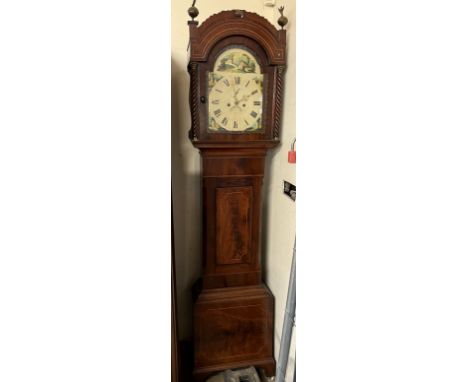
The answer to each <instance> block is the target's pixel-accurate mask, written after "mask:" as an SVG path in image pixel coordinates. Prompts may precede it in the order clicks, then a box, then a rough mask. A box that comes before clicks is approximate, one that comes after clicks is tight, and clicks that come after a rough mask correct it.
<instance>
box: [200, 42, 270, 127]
mask: <svg viewBox="0 0 468 382" xmlns="http://www.w3.org/2000/svg"><path fill="white" fill-rule="evenodd" d="M214 69H215V70H214V71H213V72H209V73H208V114H209V117H208V118H209V126H208V129H209V131H217V132H222V131H228V132H252V131H257V130H260V129H261V126H262V109H263V74H262V73H261V72H260V66H259V65H258V63H257V61H256V59H255V58H254V57H253V55H252V54H251V53H250V52H248V51H246V50H244V49H241V48H232V49H228V50H226V51H224V52H223V53H222V54H221V55H220V57H219V58H218V59H217V60H216V63H215V66H214Z"/></svg>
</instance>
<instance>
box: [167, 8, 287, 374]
mask: <svg viewBox="0 0 468 382" xmlns="http://www.w3.org/2000/svg"><path fill="white" fill-rule="evenodd" d="M189 3H190V2H189V1H172V15H171V21H172V26H171V30H172V33H171V39H172V41H171V42H172V50H171V63H172V96H171V97H172V146H171V147H172V154H171V161H172V185H173V199H174V223H175V233H174V234H175V251H176V270H177V292H178V309H179V317H180V318H179V325H180V337H181V339H185V338H189V337H190V336H191V317H192V313H191V309H192V306H191V287H192V284H193V283H194V282H195V280H196V279H197V278H198V277H199V275H200V272H201V254H200V234H201V232H200V224H201V213H200V159H199V153H198V151H197V150H196V149H195V148H194V147H193V146H192V144H191V143H190V141H189V139H188V137H187V132H188V129H189V127H190V112H189V105H188V94H189V76H188V74H187V70H186V66H187V62H188V52H187V44H188V26H187V21H188V19H189V17H188V15H187V9H188V7H189V6H190V4H189ZM263 3H264V2H263V0H236V1H234V0H217V1H210V2H207V1H198V2H197V7H198V9H199V11H200V15H199V16H198V17H197V20H198V21H199V22H203V21H204V20H205V19H206V18H207V17H209V16H210V15H212V14H213V13H217V12H220V11H222V10H227V9H234V8H237V9H245V10H247V11H251V12H256V13H258V14H260V15H262V16H263V17H265V18H267V19H268V20H270V22H272V23H273V24H274V25H277V24H276V20H277V19H278V17H279V13H278V11H277V8H278V6H281V5H284V6H285V15H286V16H287V17H288V19H289V24H288V25H287V27H286V29H287V31H288V33H287V36H288V69H287V72H286V77H285V94H284V96H285V98H284V99H285V102H284V112H283V124H282V133H281V134H282V135H281V141H282V143H281V145H280V146H279V148H277V149H275V150H274V151H272V152H271V153H270V154H269V157H268V162H267V163H268V165H267V168H266V176H265V182H264V203H265V204H264V208H265V209H264V218H263V222H262V224H263V230H262V236H263V239H262V243H263V252H262V256H263V262H264V271H265V281H266V283H267V285H268V286H269V287H270V289H271V291H272V292H273V295H274V296H275V356H276V358H277V357H278V351H279V341H280V337H281V330H282V324H283V314H284V306H285V302H286V294H287V288H288V279H289V272H290V264H291V258H292V248H293V244H294V235H295V204H294V202H292V201H291V200H290V199H289V198H287V197H286V196H285V195H283V193H282V181H283V179H286V180H289V181H291V182H293V183H294V184H295V181H296V179H295V165H292V164H289V163H288V162H287V152H288V148H289V145H290V143H291V141H292V140H293V138H294V136H295V131H296V123H295V122H296V118H295V101H296V99H295V92H296V87H295V77H296V70H295V53H296V49H295V42H296V35H295V8H296V7H295V1H294V0H283V1H278V2H277V4H276V6H275V7H274V8H271V7H267V6H264V5H263ZM292 357H294V350H292ZM288 380H289V379H288ZM291 380H292V379H291Z"/></svg>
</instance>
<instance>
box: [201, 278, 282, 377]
mask: <svg viewBox="0 0 468 382" xmlns="http://www.w3.org/2000/svg"><path fill="white" fill-rule="evenodd" d="M194 347H195V369H194V373H193V375H194V379H195V381H197V382H198V381H204V380H205V379H206V378H208V377H209V376H210V375H212V374H215V373H216V372H219V371H222V370H226V369H236V368H240V367H248V366H255V367H257V368H263V369H265V372H266V374H267V375H268V376H272V375H274V373H275V360H274V358H273V296H272V294H271V292H270V291H269V289H268V288H267V287H266V286H265V285H263V284H262V285H255V286H247V287H235V288H219V289H204V290H203V291H202V292H201V293H200V294H199V296H198V297H197V299H196V301H195V308H194Z"/></svg>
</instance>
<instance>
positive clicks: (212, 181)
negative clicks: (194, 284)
mask: <svg viewBox="0 0 468 382" xmlns="http://www.w3.org/2000/svg"><path fill="white" fill-rule="evenodd" d="M280 11H281V12H282V9H281V10H280ZM189 14H190V16H192V20H191V21H189V22H188V24H189V29H190V62H189V64H188V71H189V73H190V110H191V117H192V126H191V129H190V132H189V137H190V139H191V141H192V143H193V145H194V146H195V147H196V148H198V149H199V151H200V155H201V159H202V175H201V176H202V179H201V183H202V211H203V221H202V231H203V240H202V257H203V258H202V263H203V273H202V277H201V279H200V282H199V283H198V285H199V286H200V287H199V288H198V292H197V295H196V298H195V303H194V349H195V362H194V365H195V369H194V379H195V380H196V381H204V380H205V379H206V378H207V377H209V376H210V375H211V374H213V373H215V372H217V371H220V370H225V369H233V368H238V367H244V366H250V365H253V366H256V367H257V368H263V369H264V370H265V371H266V374H267V375H270V376H271V375H273V374H274V372H275V360H274V353H273V303H274V301H273V296H272V294H271V292H270V290H269V289H268V288H267V287H266V286H265V285H264V284H263V283H262V272H261V258H260V256H261V250H260V221H261V204H262V202H261V197H262V182H263V176H264V170H265V156H266V154H267V151H268V150H269V149H271V148H273V147H275V146H276V145H277V144H278V143H279V133H280V120H281V105H282V93H283V75H284V70H285V64H286V60H285V58H286V31H285V30H283V29H281V30H278V29H276V28H275V27H274V26H273V25H272V24H271V23H270V22H269V21H268V20H266V19H265V18H263V17H261V16H259V15H257V14H255V13H251V12H247V11H243V10H231V11H223V12H220V13H218V14H215V15H213V16H211V17H209V18H208V19H206V21H204V22H203V23H202V24H201V25H198V22H197V21H195V20H194V18H195V17H196V16H197V15H198V10H197V9H196V8H195V7H194V6H192V7H191V8H190V9H189ZM282 19H283V21H284V20H285V18H284V17H282V18H280V20H279V21H278V22H279V23H280V25H281V27H283V26H284V25H285V22H281V20H282ZM286 21H287V19H286Z"/></svg>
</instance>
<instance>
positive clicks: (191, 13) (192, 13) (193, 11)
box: [187, 0, 198, 21]
mask: <svg viewBox="0 0 468 382" xmlns="http://www.w3.org/2000/svg"><path fill="white" fill-rule="evenodd" d="M196 2H197V0H193V3H192V6H191V7H190V8H189V9H188V11H187V12H188V14H189V16H190V17H191V18H192V21H194V19H195V17H197V16H198V9H197V7H195V3H196Z"/></svg>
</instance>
